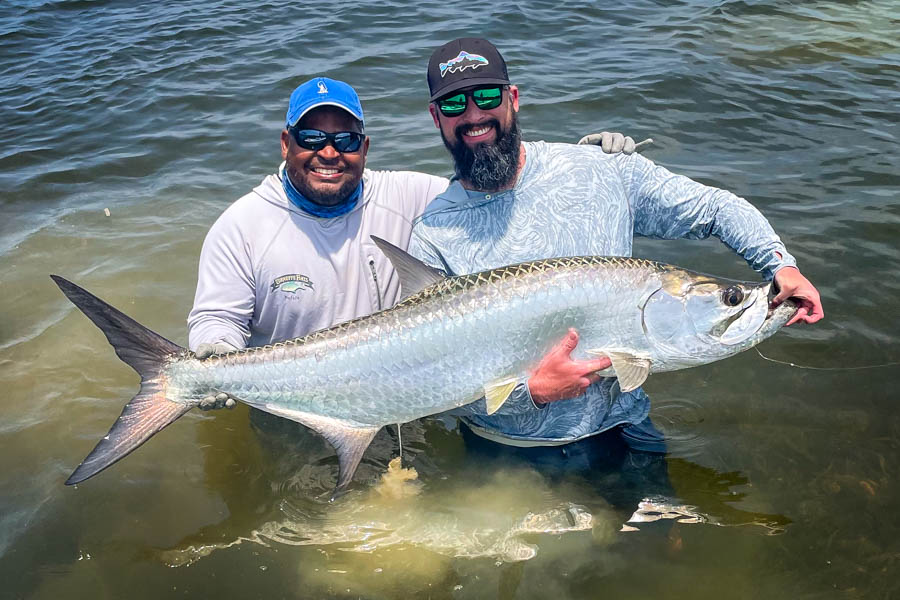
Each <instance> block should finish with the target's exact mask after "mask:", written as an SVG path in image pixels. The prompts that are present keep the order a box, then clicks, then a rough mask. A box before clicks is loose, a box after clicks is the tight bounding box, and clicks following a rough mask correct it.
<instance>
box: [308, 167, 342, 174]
mask: <svg viewBox="0 0 900 600" xmlns="http://www.w3.org/2000/svg"><path fill="white" fill-rule="evenodd" d="M313 171H315V172H316V173H318V174H320V175H337V174H338V170H337V169H322V168H316V169H313Z"/></svg>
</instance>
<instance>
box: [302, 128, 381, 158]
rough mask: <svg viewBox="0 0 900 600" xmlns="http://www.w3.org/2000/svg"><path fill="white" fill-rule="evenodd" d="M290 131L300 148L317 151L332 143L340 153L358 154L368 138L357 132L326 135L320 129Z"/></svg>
mask: <svg viewBox="0 0 900 600" xmlns="http://www.w3.org/2000/svg"><path fill="white" fill-rule="evenodd" d="M288 131H289V132H290V133H291V136H292V137H293V138H294V141H295V142H297V145H298V146H300V147H301V148H306V149H307V150H315V151H319V150H321V149H322V148H324V147H325V146H326V145H327V144H328V143H329V142H331V145H332V146H334V149H335V150H337V151H338V152H357V151H358V150H359V148H360V146H362V143H363V140H364V139H365V138H366V136H365V134H362V133H357V132H355V131H338V132H337V133H326V132H324V131H320V130H318V129H297V128H296V127H291V128H290V129H288Z"/></svg>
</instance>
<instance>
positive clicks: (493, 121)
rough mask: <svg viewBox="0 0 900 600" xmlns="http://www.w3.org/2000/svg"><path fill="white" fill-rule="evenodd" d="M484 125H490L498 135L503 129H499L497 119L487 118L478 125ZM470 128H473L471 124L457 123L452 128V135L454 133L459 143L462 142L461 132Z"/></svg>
mask: <svg viewBox="0 0 900 600" xmlns="http://www.w3.org/2000/svg"><path fill="white" fill-rule="evenodd" d="M485 125H490V126H491V127H493V128H494V131H496V132H497V134H498V135H499V134H500V133H501V132H502V131H503V130H502V129H500V121H498V120H497V119H488V120H487V121H484V122H483V123H479V124H478V127H484V126H485ZM472 128H473V127H472V125H457V126H456V128H455V129H454V130H453V133H454V135H456V139H457V140H459V143H460V144H461V143H463V141H462V139H463V134H464V133H465V131H466V130H467V129H472Z"/></svg>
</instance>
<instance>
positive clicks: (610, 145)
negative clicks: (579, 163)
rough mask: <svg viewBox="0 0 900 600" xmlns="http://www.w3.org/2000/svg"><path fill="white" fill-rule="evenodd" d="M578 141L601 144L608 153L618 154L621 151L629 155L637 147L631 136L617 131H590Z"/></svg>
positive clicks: (580, 142)
mask: <svg viewBox="0 0 900 600" xmlns="http://www.w3.org/2000/svg"><path fill="white" fill-rule="evenodd" d="M578 143H579V144H593V145H595V146H600V148H601V149H602V150H603V151H604V152H606V153H607V154H618V153H619V152H621V153H622V154H626V155H628V154H631V153H632V152H634V149H635V143H634V140H633V139H631V137H629V136H626V135H622V134H621V133H617V132H613V133H610V132H609V131H603V132H601V133H589V134H588V135H586V136H584V137H583V138H581V139H580V140H578Z"/></svg>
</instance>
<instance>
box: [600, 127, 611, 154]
mask: <svg viewBox="0 0 900 600" xmlns="http://www.w3.org/2000/svg"><path fill="white" fill-rule="evenodd" d="M612 145H613V136H612V134H611V133H610V132H608V131H601V132H600V147H601V148H602V149H603V151H604V152H606V153H607V154H609V153H610V152H612Z"/></svg>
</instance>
